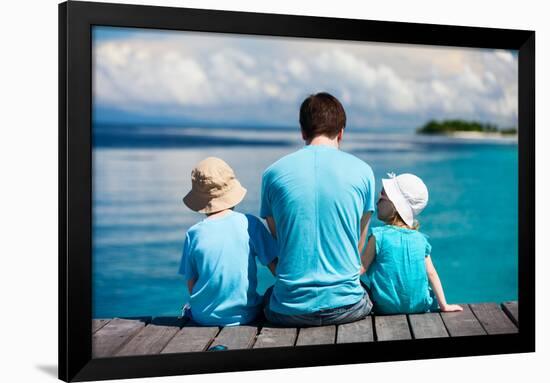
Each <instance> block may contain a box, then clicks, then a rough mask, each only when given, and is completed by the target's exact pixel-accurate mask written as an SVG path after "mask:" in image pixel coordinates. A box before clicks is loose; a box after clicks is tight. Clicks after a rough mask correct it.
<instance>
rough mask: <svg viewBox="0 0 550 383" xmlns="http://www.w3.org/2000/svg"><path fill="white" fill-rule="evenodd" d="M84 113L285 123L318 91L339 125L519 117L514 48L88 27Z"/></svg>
mask: <svg viewBox="0 0 550 383" xmlns="http://www.w3.org/2000/svg"><path fill="white" fill-rule="evenodd" d="M92 41H93V102H94V120H95V121H102V122H109V121H112V122H132V123H135V122H144V123H155V122H159V123H165V122H171V123H186V122H202V123H215V124H224V123H227V124H247V125H284V126H295V125H297V123H298V122H297V121H298V109H299V106H300V103H301V101H302V100H303V99H304V98H305V97H307V96H308V95H309V94H312V93H316V92H319V91H328V92H330V93H332V94H334V95H335V96H336V97H338V98H339V99H340V100H341V101H342V103H343V105H344V107H345V109H346V113H347V115H348V126H350V125H355V126H361V127H369V128H380V127H394V128H396V127H397V128H399V127H402V128H415V127H417V126H419V125H421V124H423V123H424V122H425V121H427V120H429V119H433V118H435V119H444V118H462V119H467V120H479V121H483V122H491V123H495V124H498V125H500V126H503V127H508V126H516V125H517V70H518V65H517V55H516V53H515V52H512V51H503V50H487V49H465V48H447V47H433V46H417V45H405V44H380V43H365V42H349V41H334V40H315V39H295V38H279V37H265V36H264V37H259V36H247V35H229V34H207V33H196V32H177V31H160V30H147V29H131V28H114V27H94V30H93V40H92Z"/></svg>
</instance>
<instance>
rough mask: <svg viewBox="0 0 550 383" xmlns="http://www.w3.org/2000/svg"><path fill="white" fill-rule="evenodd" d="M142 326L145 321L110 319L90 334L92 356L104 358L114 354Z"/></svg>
mask: <svg viewBox="0 0 550 383" xmlns="http://www.w3.org/2000/svg"><path fill="white" fill-rule="evenodd" d="M144 326H145V322H142V321H139V320H128V319H119V318H115V319H113V320H111V321H110V322H109V323H107V324H106V325H105V326H103V328H101V329H100V330H98V331H97V332H96V333H95V334H93V335H92V357H94V358H104V357H108V356H112V355H114V354H115V353H116V352H117V351H118V350H119V349H120V348H121V347H122V346H124V344H126V342H128V341H129V340H130V339H131V338H132V337H133V336H134V335H136V334H137V333H138V332H139V331H140V330H141V329H142V328H143V327H144Z"/></svg>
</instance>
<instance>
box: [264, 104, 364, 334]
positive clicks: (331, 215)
mask: <svg viewBox="0 0 550 383" xmlns="http://www.w3.org/2000/svg"><path fill="white" fill-rule="evenodd" d="M300 125H301V131H302V138H303V139H304V141H305V144H306V145H305V146H304V147H303V148H302V149H300V150H298V151H296V152H294V153H291V154H289V155H287V156H285V157H283V158H281V159H280V160H278V161H277V162H275V163H274V164H273V165H271V166H270V167H269V168H268V169H266V170H265V172H264V174H263V178H262V196H261V209H260V215H261V216H262V217H263V218H265V219H266V221H267V224H268V226H269V229H270V230H271V233H272V234H273V235H274V236H276V237H277V241H278V244H279V249H280V251H279V258H278V264H277V268H276V280H275V284H274V286H273V288H271V289H270V290H268V292H267V293H266V298H265V302H266V306H265V309H264V312H265V315H266V317H267V319H268V320H269V321H271V322H273V323H277V324H281V325H288V326H301V325H304V326H311V325H325V324H338V323H346V322H352V321H355V320H358V319H361V318H363V317H365V316H366V315H368V314H369V312H370V310H371V308H372V303H371V301H370V299H369V297H368V294H367V293H366V291H365V290H364V289H363V287H362V286H361V283H360V281H359V276H360V272H361V261H360V254H359V249H363V247H364V244H365V239H366V235H367V230H368V226H369V222H370V217H371V213H372V212H373V211H374V176H373V173H372V169H371V168H370V166H369V165H367V164H366V163H365V162H363V161H361V160H360V159H358V158H357V157H355V156H353V155H351V154H348V153H345V152H343V151H341V150H339V146H340V142H341V140H342V137H343V134H344V127H345V125H346V114H345V111H344V108H343V107H342V105H341V104H340V102H339V101H338V100H337V99H336V98H335V97H333V96H331V95H330V94H328V93H318V94H315V95H311V96H310V97H308V98H306V99H305V100H304V102H303V103H302V105H301V107H300Z"/></svg>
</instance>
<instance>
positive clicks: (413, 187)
mask: <svg viewBox="0 0 550 383" xmlns="http://www.w3.org/2000/svg"><path fill="white" fill-rule="evenodd" d="M388 177H390V178H384V179H382V185H383V186H384V191H385V192H386V195H387V196H388V198H389V200H390V201H391V202H392V203H393V205H394V206H395V209H396V210H397V212H398V213H399V216H400V217H401V218H402V219H403V221H405V223H406V224H407V225H408V226H410V227H413V226H414V220H415V218H416V216H417V215H418V214H420V212H421V211H422V210H424V208H425V207H426V205H427V204H428V188H427V187H426V185H425V184H424V182H423V181H422V180H421V179H420V178H419V177H417V176H415V175H414V174H410V173H404V174H400V175H398V176H396V175H395V174H394V173H388Z"/></svg>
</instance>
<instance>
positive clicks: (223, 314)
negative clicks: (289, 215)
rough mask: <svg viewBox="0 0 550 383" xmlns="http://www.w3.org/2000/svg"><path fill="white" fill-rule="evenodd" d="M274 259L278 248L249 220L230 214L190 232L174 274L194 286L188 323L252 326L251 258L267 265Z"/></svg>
mask: <svg viewBox="0 0 550 383" xmlns="http://www.w3.org/2000/svg"><path fill="white" fill-rule="evenodd" d="M277 255H278V246H277V242H276V241H275V239H274V238H273V237H272V236H271V234H270V233H269V232H268V230H267V229H266V228H265V226H264V225H263V224H262V222H261V221H260V220H259V219H258V218H257V217H255V216H253V215H249V214H241V213H237V212H234V211H231V212H229V213H228V214H226V215H224V216H222V217H220V218H210V219H204V220H202V221H201V222H199V223H197V224H195V225H194V226H192V227H191V228H190V229H189V230H188V231H187V235H186V238H185V243H184V246H183V255H182V258H181V263H180V269H179V273H180V274H182V275H183V276H184V277H185V279H186V280H190V279H195V280H196V282H195V285H194V287H193V291H192V293H191V296H190V304H191V314H192V316H193V320H195V321H196V322H198V323H200V324H203V325H214V326H229V325H240V324H245V323H248V322H250V321H252V320H254V319H255V318H256V316H257V315H258V313H260V311H261V308H262V307H261V305H262V297H261V296H260V295H258V293H257V292H256V286H257V275H256V274H257V267H256V259H255V258H256V257H257V258H258V260H259V261H260V262H261V263H262V264H263V265H268V264H269V263H271V262H272V261H273V260H274V259H275V258H276V257H277Z"/></svg>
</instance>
